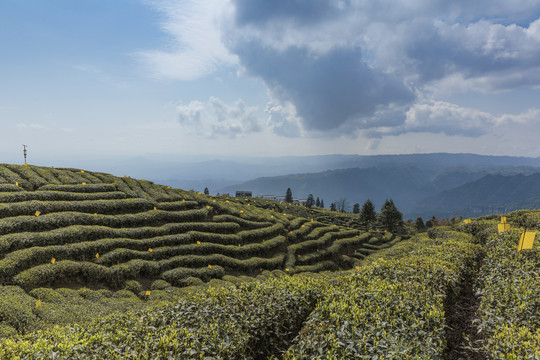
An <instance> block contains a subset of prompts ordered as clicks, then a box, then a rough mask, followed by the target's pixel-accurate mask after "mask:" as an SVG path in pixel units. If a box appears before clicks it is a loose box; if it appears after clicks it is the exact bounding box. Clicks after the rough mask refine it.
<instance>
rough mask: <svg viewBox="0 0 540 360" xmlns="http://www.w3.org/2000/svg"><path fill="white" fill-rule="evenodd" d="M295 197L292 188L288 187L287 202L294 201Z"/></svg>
mask: <svg viewBox="0 0 540 360" xmlns="http://www.w3.org/2000/svg"><path fill="white" fill-rule="evenodd" d="M292 201H293V197H292V191H291V188H287V193H286V194H285V202H286V203H289V204H290V203H292Z"/></svg>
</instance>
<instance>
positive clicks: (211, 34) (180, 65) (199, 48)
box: [137, 0, 237, 80]
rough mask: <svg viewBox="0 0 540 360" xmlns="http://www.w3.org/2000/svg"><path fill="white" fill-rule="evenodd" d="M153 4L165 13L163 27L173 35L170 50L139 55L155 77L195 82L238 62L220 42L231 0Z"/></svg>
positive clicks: (157, 2)
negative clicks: (223, 23) (222, 67)
mask: <svg viewBox="0 0 540 360" xmlns="http://www.w3.org/2000/svg"><path fill="white" fill-rule="evenodd" d="M150 4H152V5H153V6H154V7H155V8H156V9H157V10H159V11H160V12H162V13H163V14H164V16H165V20H164V21H163V23H162V24H161V26H162V28H163V30H164V31H165V32H167V33H168V34H169V35H170V36H171V43H170V44H169V47H168V49H166V50H146V51H140V52H139V53H137V56H139V57H140V59H141V60H142V61H143V62H144V63H146V65H147V66H148V68H149V69H150V71H151V73H152V75H153V76H155V77H158V78H172V79H177V80H194V79H197V78H200V77H202V76H205V75H208V74H211V73H212V72H214V71H216V70H217V69H218V68H219V67H221V66H226V65H233V64H235V63H236V62H237V60H236V57H235V56H234V55H233V54H231V53H230V52H229V51H228V50H227V49H226V48H225V46H224V45H223V42H222V41H221V26H222V21H223V19H224V15H225V14H224V13H225V12H226V11H227V9H228V8H229V2H228V0H213V1H195V0H190V1H172V0H166V1H151V2H150Z"/></svg>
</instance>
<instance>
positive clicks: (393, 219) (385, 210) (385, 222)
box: [381, 199, 403, 232]
mask: <svg viewBox="0 0 540 360" xmlns="http://www.w3.org/2000/svg"><path fill="white" fill-rule="evenodd" d="M381 224H382V226H383V227H384V229H386V230H388V231H391V232H393V231H395V230H397V229H398V228H399V227H400V226H401V225H402V224H403V214H402V213H401V212H400V211H399V210H398V209H397V207H396V205H395V204H394V202H393V201H392V199H389V200H386V201H385V202H384V205H383V206H382V208H381Z"/></svg>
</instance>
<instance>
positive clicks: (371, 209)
mask: <svg viewBox="0 0 540 360" xmlns="http://www.w3.org/2000/svg"><path fill="white" fill-rule="evenodd" d="M376 219H377V213H376V212H375V205H373V202H371V200H369V199H368V200H367V201H366V202H365V203H364V205H362V209H361V210H360V216H359V219H358V220H359V222H360V225H362V226H364V227H365V228H366V230H370V229H371V227H372V226H373V224H374V223H375V220H376Z"/></svg>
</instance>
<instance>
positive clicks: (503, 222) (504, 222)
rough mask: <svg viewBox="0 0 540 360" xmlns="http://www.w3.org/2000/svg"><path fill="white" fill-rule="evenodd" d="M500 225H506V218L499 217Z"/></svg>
mask: <svg viewBox="0 0 540 360" xmlns="http://www.w3.org/2000/svg"><path fill="white" fill-rule="evenodd" d="M501 224H506V216H501Z"/></svg>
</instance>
